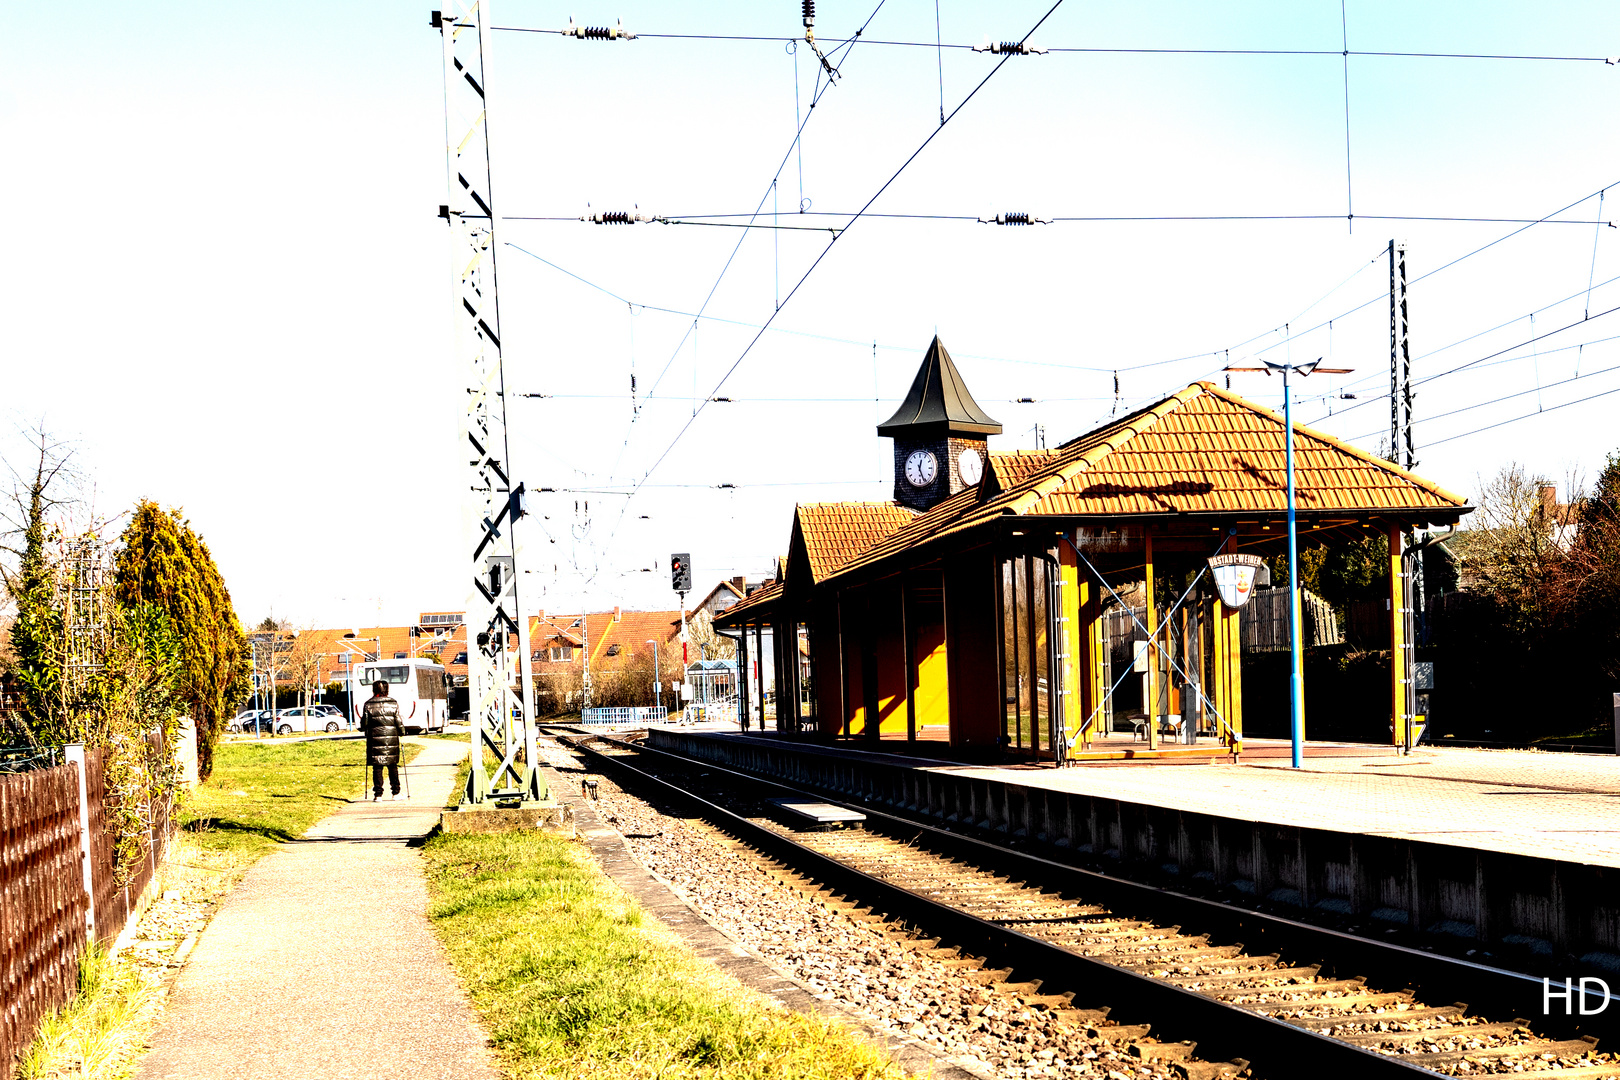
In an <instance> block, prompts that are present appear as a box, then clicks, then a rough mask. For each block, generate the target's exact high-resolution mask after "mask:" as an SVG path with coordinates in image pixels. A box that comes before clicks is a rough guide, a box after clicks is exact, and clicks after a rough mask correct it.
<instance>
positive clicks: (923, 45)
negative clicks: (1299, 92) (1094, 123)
mask: <svg viewBox="0 0 1620 1080" xmlns="http://www.w3.org/2000/svg"><path fill="white" fill-rule="evenodd" d="M490 29H491V30H493V31H496V32H500V33H509V34H549V35H555V36H558V37H569V36H572V32H571V31H569V30H561V29H552V28H550V27H541V26H492V27H490ZM634 36H635V39H636V40H647V41H659V40H662V41H743V42H746V41H758V42H772V43H775V44H784V43H786V42H789V41H798V40H801V39H799V38H797V37H787V36H785V35H782V34H675V33H646V32H642V33H638V34H636V35H634ZM820 40H821V42H822V43H823V44H826V43H828V42H831V43H832V44H833V47H834V49H837V48H841V47H843V46H846V45H849V44H851V43H853V42H854V41H856V40H860V41H863V42H865V43H866V44H868V45H884V46H891V47H898V48H912V49H934V50H936V51H942V50H945V49H955V50H957V51H960V52H974V51H978V50H981V49H982V45H977V46H976V45H973V44H968V43H963V42H942V41H937V40H936V41H899V40H890V39H884V38H866V37H861V35H860V34H859V33H857V34H856V35H855V36H854V37H849V38H822V39H820ZM1046 51H1047V52H1052V53H1073V54H1076V55H1086V54H1098V55H1110V54H1113V55H1119V54H1129V55H1141V56H1323V57H1328V56H1342V55H1345V54H1348V55H1350V56H1369V57H1386V58H1390V59H1412V60H1525V61H1545V62H1558V63H1586V64H1609V65H1614V64H1616V63H1617V62H1620V57H1614V56H1582V55H1561V54H1554V53H1468V52H1433V51H1428V52H1424V51H1413V50H1396V49H1348V50H1346V49H1303V48H1301V49H1241V48H1240V49H1214V48H1207V49H1201V48H1180V49H1167V48H1150V47H1141V46H1130V45H1118V46H1106V45H1092V46H1077V45H1052V46H1047V47H1046Z"/></svg>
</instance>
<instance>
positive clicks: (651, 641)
mask: <svg viewBox="0 0 1620 1080" xmlns="http://www.w3.org/2000/svg"><path fill="white" fill-rule="evenodd" d="M647 644H648V645H651V646H652V647H653V708H655V709H656V708H657V707H658V706H660V705H662V704H663V703H664V682H663V680H664V672H663V669H662V668H660V667H659V666H658V639H657V638H648V639H647Z"/></svg>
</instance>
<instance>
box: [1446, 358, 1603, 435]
mask: <svg viewBox="0 0 1620 1080" xmlns="http://www.w3.org/2000/svg"><path fill="white" fill-rule="evenodd" d="M1583 378H1584V376H1583ZM1610 394H1620V386H1616V387H1614V388H1613V389H1611V390H1602V391H1599V392H1598V393H1596V394H1589V395H1587V396H1586V397H1583V398H1576V399H1575V400H1574V401H1565V402H1561V403H1559V404H1557V405H1553V406H1551V407H1550V408H1547V409H1537V410H1536V411H1535V412H1533V413H1525V414H1524V415H1522V416H1515V417H1512V418H1511V419H1508V420H1500V421H1498V422H1496V423H1494V424H1486V425H1485V426H1484V427H1477V428H1475V429H1474V430H1472V431H1464V432H1462V433H1460V434H1457V435H1447V436H1446V437H1445V438H1443V439H1435V440H1434V441H1433V442H1426V443H1424V444H1423V445H1422V446H1421V447H1419V449H1423V450H1427V449H1428V448H1429V447H1431V446H1439V445H1441V444H1442V443H1448V442H1456V441H1457V440H1458V439H1466V438H1468V437H1470V436H1472V435H1481V434H1483V433H1485V432H1487V431H1495V430H1496V429H1497V428H1500V427H1506V426H1507V425H1509V424H1517V423H1518V422H1519V421H1521V420H1533V419H1535V418H1536V417H1538V416H1543V415H1545V414H1546V413H1550V412H1557V411H1558V410H1559V409H1567V408H1569V407H1570V406H1571V405H1585V404H1586V403H1587V402H1589V401H1597V400H1598V399H1599V398H1606V397H1608V396H1609V395H1610Z"/></svg>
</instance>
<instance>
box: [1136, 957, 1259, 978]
mask: <svg viewBox="0 0 1620 1080" xmlns="http://www.w3.org/2000/svg"><path fill="white" fill-rule="evenodd" d="M1277 961H1278V957H1277V954H1276V953H1271V954H1269V955H1267V956H1217V957H1214V958H1212V959H1208V960H1204V959H1199V958H1192V959H1186V960H1181V961H1179V962H1177V963H1174V964H1168V965H1166V964H1146V965H1134V964H1133V965H1131V967H1132V968H1133V969H1134V968H1138V967H1146V968H1149V969H1154V968H1159V967H1162V968H1164V970H1163V971H1158V970H1149V971H1148V972H1147V973H1148V974H1150V975H1153V976H1154V977H1156V978H1162V979H1182V978H1196V977H1197V976H1199V975H1211V974H1214V975H1235V974H1239V973H1241V972H1244V971H1248V972H1251V973H1254V974H1264V973H1265V972H1266V971H1268V970H1270V969H1271V967H1272V966H1273V965H1275V964H1276V963H1277ZM1121 966H1125V965H1121Z"/></svg>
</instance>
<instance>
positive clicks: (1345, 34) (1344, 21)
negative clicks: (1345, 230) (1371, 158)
mask: <svg viewBox="0 0 1620 1080" xmlns="http://www.w3.org/2000/svg"><path fill="white" fill-rule="evenodd" d="M1344 5H1345V0H1339V33H1340V37H1341V39H1342V41H1343V43H1344V216H1345V219H1346V221H1347V222H1348V223H1349V227H1350V231H1351V232H1355V231H1356V199H1355V188H1354V187H1353V185H1352V184H1351V182H1350V23H1349V20H1348V17H1347V16H1346V15H1345V10H1344Z"/></svg>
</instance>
